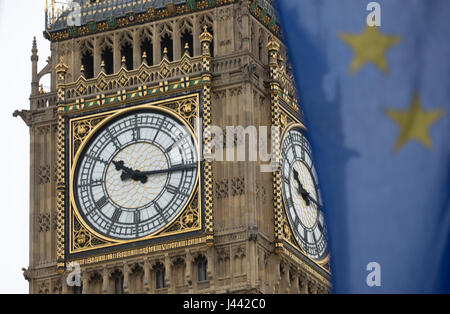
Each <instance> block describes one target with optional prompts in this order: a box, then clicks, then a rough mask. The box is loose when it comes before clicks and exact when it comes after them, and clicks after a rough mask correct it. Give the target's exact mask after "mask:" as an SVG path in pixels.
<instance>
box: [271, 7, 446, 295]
mask: <svg viewBox="0 0 450 314" xmlns="http://www.w3.org/2000/svg"><path fill="white" fill-rule="evenodd" d="M370 2H371V1H362V0H339V1H335V0H300V1H299V0H278V1H277V2H276V5H277V6H278V10H279V13H280V17H279V18H280V21H281V24H282V28H283V32H284V36H285V39H286V44H287V46H288V50H289V57H290V59H291V63H292V65H293V68H294V72H295V76H296V82H297V87H298V89H299V98H300V103H301V106H302V107H303V110H304V112H305V117H306V123H307V126H308V128H309V130H310V132H309V133H310V139H311V141H312V144H313V146H314V150H315V158H316V163H317V165H318V166H317V167H318V172H319V177H320V180H321V184H322V191H323V198H324V203H325V210H326V215H327V221H328V228H329V238H330V247H331V254H332V264H333V265H332V271H333V281H334V289H335V292H337V293H380V292H381V293H435V292H437V293H439V292H446V293H449V292H450V200H449V195H450V18H449V15H450V2H449V1H448V0H428V1H425V0H408V1H404V0H388V1H387V0H386V1H383V0H378V1H376V2H372V3H370ZM369 3H370V4H369ZM368 4H369V5H368ZM380 23H381V24H380ZM369 25H371V26H369Z"/></svg>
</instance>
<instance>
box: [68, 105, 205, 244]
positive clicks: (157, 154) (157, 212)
mask: <svg viewBox="0 0 450 314" xmlns="http://www.w3.org/2000/svg"><path fill="white" fill-rule="evenodd" d="M197 173H198V159H197V151H196V148H195V143H194V139H193V137H192V135H191V133H190V132H189V131H188V129H187V128H186V127H185V126H184V125H183V124H182V123H180V122H179V121H178V120H176V119H175V118H174V117H172V116H169V115H167V114H165V113H162V112H159V111H135V112H129V113H127V114H124V115H122V116H120V117H119V118H116V119H114V120H113V121H111V122H109V123H107V124H106V125H105V126H103V127H102V128H101V129H100V130H99V131H98V132H97V133H96V135H94V136H93V137H92V138H91V139H90V141H89V143H88V144H87V145H86V147H85V148H84V149H83V151H82V153H81V155H80V157H79V161H78V162H77V166H76V169H75V179H74V196H75V202H76V206H77V208H78V210H79V212H80V214H81V216H82V217H83V220H84V221H86V222H87V223H88V224H89V226H90V227H92V228H93V229H94V230H95V231H97V232H98V233H100V234H102V235H104V236H106V237H109V238H114V239H120V240H129V239H137V238H142V237H145V236H148V235H150V234H153V233H155V232H157V231H159V230H161V229H162V228H164V227H165V226H166V225H167V224H169V223H170V222H171V221H172V220H173V219H174V218H175V217H177V216H178V214H180V212H181V211H182V210H183V208H184V207H185V206H186V204H187V202H188V201H189V199H190V196H191V194H192V193H193V191H194V188H195V185H196V182H197Z"/></svg>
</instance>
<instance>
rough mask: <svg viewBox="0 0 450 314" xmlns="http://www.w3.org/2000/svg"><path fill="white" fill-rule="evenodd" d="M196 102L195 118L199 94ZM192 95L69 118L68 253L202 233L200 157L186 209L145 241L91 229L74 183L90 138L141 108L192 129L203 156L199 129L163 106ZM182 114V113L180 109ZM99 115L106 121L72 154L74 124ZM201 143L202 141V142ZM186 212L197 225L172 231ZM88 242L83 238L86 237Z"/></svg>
mask: <svg viewBox="0 0 450 314" xmlns="http://www.w3.org/2000/svg"><path fill="white" fill-rule="evenodd" d="M194 97H195V99H196V104H197V106H196V107H197V108H196V116H198V115H199V106H198V104H199V99H198V95H197V94H196V96H194ZM192 98H193V96H192V95H191V96H188V97H179V98H171V99H168V100H165V101H158V102H150V103H146V104H143V105H137V106H132V107H127V108H124V109H118V110H112V111H110V112H108V114H106V115H105V114H93V115H87V116H84V117H80V118H74V119H70V121H69V134H70V135H71V136H70V141H71V143H70V145H69V160H68V162H69V166H70V174H69V200H70V204H69V208H68V209H69V211H68V214H69V222H68V223H69V226H68V227H69V250H68V253H69V254H76V253H80V252H85V251H90V250H93V249H100V248H105V247H111V246H117V245H122V244H129V243H135V242H141V241H146V240H153V239H157V238H161V237H166V236H171V235H178V234H181V233H187V232H194V231H199V230H201V228H202V223H201V220H202V210H201V202H200V201H199V200H201V199H202V189H201V186H200V185H199V182H200V169H201V160H200V158H198V161H197V163H198V169H199V170H198V171H197V176H196V178H195V185H194V189H193V191H192V193H191V195H190V196H189V199H188V202H187V203H186V205H185V206H184V207H183V209H182V210H180V212H179V213H178V214H177V215H176V217H175V218H173V219H172V220H171V221H170V222H169V223H168V224H167V225H166V226H165V227H164V228H163V229H160V230H157V231H155V232H153V233H152V234H150V235H148V236H145V237H142V238H138V239H130V240H117V239H112V238H108V237H106V236H104V235H102V234H100V233H99V232H97V231H95V230H94V229H93V228H91V227H90V226H89V225H88V224H87V223H86V222H84V221H83V218H82V216H81V214H80V212H79V209H78V208H77V205H76V202H75V198H74V190H73V188H74V184H73V182H74V180H75V179H76V178H75V176H74V175H75V169H76V167H77V165H78V161H79V158H80V157H81V153H82V152H83V150H84V148H85V146H86V145H87V144H88V143H89V141H90V139H91V138H92V137H93V136H95V134H97V132H98V130H99V129H100V128H101V127H102V126H104V125H105V124H107V123H109V122H110V121H111V120H113V119H115V118H117V117H120V116H122V115H124V114H127V113H129V112H133V111H137V110H142V109H146V110H152V111H159V112H163V113H165V114H168V115H170V116H172V117H174V118H175V119H177V120H178V121H179V122H180V123H182V124H183V125H184V126H186V127H187V129H188V130H189V132H190V134H191V136H192V138H193V139H194V144H195V149H196V151H197V156H198V157H200V156H201V155H200V146H199V144H198V142H199V139H198V138H197V136H198V134H200V132H199V130H198V129H197V130H195V131H196V132H194V129H193V127H195V126H193V125H190V123H189V122H188V121H186V120H185V118H184V117H182V116H181V115H180V114H179V113H177V112H176V111H173V110H170V109H167V108H166V107H164V106H165V105H167V104H172V103H174V102H177V101H178V100H189V99H192ZM177 111H179V110H177ZM99 116H102V117H103V120H102V121H101V122H99V123H98V124H97V125H96V126H95V127H93V128H92V129H91V130H90V132H89V133H88V134H87V135H86V137H85V138H84V140H83V142H82V144H81V145H80V147H79V148H78V150H77V152H76V153H75V152H72V149H73V145H72V144H73V142H72V140H73V139H74V138H75V135H76V133H77V130H76V129H74V128H73V124H74V123H75V122H78V121H86V120H91V119H95V118H97V117H99ZM198 127H199V126H197V128H198ZM195 133H197V135H195ZM200 140H201V139H200ZM195 198H197V204H196V206H193V202H194V201H195V200H194V199H195ZM186 210H188V211H189V210H190V211H191V214H190V215H192V216H193V219H196V220H197V222H194V223H193V224H192V225H193V227H191V228H189V227H188V228H182V227H183V226H182V225H183V224H180V225H181V227H180V228H179V230H173V228H172V227H173V224H174V222H176V221H177V220H179V219H180V216H183V214H186ZM75 221H77V222H78V224H79V225H80V226H79V230H75V227H76V226H75ZM86 237H87V239H83V238H86ZM81 240H83V242H84V243H81V244H85V243H86V242H87V243H88V245H80V241H81ZM92 240H95V242H96V243H97V245H94V244H92V243H91V244H90V245H89V242H93V241H92ZM100 242H103V243H100Z"/></svg>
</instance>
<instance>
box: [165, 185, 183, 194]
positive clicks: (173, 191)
mask: <svg viewBox="0 0 450 314" xmlns="http://www.w3.org/2000/svg"><path fill="white" fill-rule="evenodd" d="M166 189H167V191H168V192H169V193H171V194H174V195H175V194H178V193H179V192H180V190H179V189H178V188H177V187H175V186H173V185H170V184H169V185H168V186H167V188H166Z"/></svg>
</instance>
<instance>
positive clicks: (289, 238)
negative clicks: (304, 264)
mask: <svg viewBox="0 0 450 314" xmlns="http://www.w3.org/2000/svg"><path fill="white" fill-rule="evenodd" d="M281 115H282V117H285V118H286V121H289V123H286V124H285V126H284V128H283V131H282V133H281V142H280V146H281V147H282V145H283V142H284V140H285V137H286V134H287V133H288V132H289V131H290V130H291V129H293V128H300V129H302V130H303V131H305V132H306V131H307V129H306V127H305V126H304V125H303V124H302V123H300V121H298V119H297V118H296V117H295V116H293V115H292V114H290V113H289V112H288V111H286V110H284V109H282V113H281ZM291 119H293V120H291ZM280 184H281V182H280ZM282 204H283V210H282V216H283V218H282V225H281V228H282V235H283V241H285V242H286V243H288V244H289V245H290V246H292V247H293V248H295V249H297V250H298V251H300V252H301V253H302V254H303V255H304V256H305V257H306V258H307V259H308V260H310V261H311V262H313V263H314V264H316V265H318V266H319V267H321V268H322V269H323V270H325V271H327V272H330V268H329V262H330V253H329V252H328V253H327V255H326V256H324V257H323V258H322V259H320V260H317V259H312V258H311V257H309V256H308V254H307V253H306V252H305V250H304V249H303V248H302V247H301V245H300V244H299V243H298V241H297V239H296V238H295V236H294V233H293V230H292V226H291V224H290V223H289V219H288V217H287V208H286V204H285V202H284V199H282Z"/></svg>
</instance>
